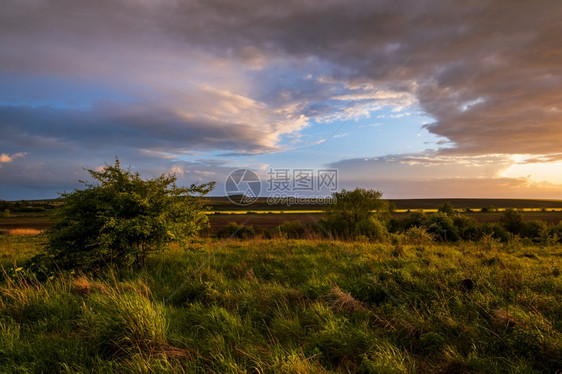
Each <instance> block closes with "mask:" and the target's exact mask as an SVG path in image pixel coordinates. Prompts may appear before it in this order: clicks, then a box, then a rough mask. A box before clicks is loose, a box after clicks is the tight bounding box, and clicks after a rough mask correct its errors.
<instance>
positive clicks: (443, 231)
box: [427, 213, 460, 242]
mask: <svg viewBox="0 0 562 374" xmlns="http://www.w3.org/2000/svg"><path fill="white" fill-rule="evenodd" d="M427 232H429V233H430V234H432V235H433V236H434V237H435V238H436V239H438V240H440V241H444V242H450V241H452V242H455V241H457V240H459V239H460V236H459V230H458V229H457V227H456V226H455V225H454V224H453V220H452V219H451V217H449V216H448V215H447V214H445V213H435V214H432V215H431V216H430V217H429V220H428V222H427Z"/></svg>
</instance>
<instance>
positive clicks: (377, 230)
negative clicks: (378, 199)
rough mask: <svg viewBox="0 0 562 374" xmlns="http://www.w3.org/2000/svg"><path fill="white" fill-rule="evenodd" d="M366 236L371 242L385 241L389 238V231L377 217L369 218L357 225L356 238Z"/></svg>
mask: <svg viewBox="0 0 562 374" xmlns="http://www.w3.org/2000/svg"><path fill="white" fill-rule="evenodd" d="M360 235H362V236H365V237H367V238H369V239H371V240H385V239H386V238H387V237H388V230H387V229H386V227H385V226H384V225H383V224H382V223H381V221H379V220H378V219H376V218H375V217H369V218H366V219H364V220H361V221H359V222H357V224H356V225H355V236H356V237H358V236H360Z"/></svg>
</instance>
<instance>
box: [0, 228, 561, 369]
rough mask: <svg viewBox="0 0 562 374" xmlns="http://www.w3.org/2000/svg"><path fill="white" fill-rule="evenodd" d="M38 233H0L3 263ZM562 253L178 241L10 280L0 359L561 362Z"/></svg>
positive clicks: (74, 364) (200, 365)
mask: <svg viewBox="0 0 562 374" xmlns="http://www.w3.org/2000/svg"><path fill="white" fill-rule="evenodd" d="M40 242H41V237H2V236H0V243H1V251H0V254H1V255H2V263H3V265H4V266H6V265H7V264H10V265H13V264H14V263H15V264H16V266H17V265H18V264H20V263H21V261H23V260H24V259H25V258H29V257H31V256H33V254H34V253H36V251H37V250H38V249H39V246H40ZM561 265H562V248H561V247H560V246H550V247H549V246H528V245H524V244H522V243H521V242H514V243H511V244H499V243H497V242H495V241H491V242H490V241H488V242H483V243H459V244H457V245H436V244H428V245H425V246H408V245H404V246H395V245H391V244H380V243H331V242H322V241H305V240H271V241H259V240H255V241H248V242H243V241H234V242H229V243H227V244H226V245H223V244H222V243H221V242H218V241H204V242H201V243H195V244H193V245H191V246H190V247H189V248H180V247H171V248H169V249H168V250H167V251H166V252H164V253H160V254H155V255H153V256H152V257H150V258H149V260H148V262H147V264H146V266H145V267H144V268H142V269H140V270H132V269H128V270H123V271H120V272H113V273H109V274H105V275H102V274H96V275H95V276H91V275H90V276H85V275H80V274H65V275H60V276H59V277H56V278H54V279H51V280H49V281H47V282H45V283H38V282H31V281H24V280H23V279H20V280H15V281H9V280H5V281H4V282H3V283H2V284H1V286H0V372H21V373H25V372H47V371H60V372H151V373H152V372H154V373H159V372H171V371H173V372H190V373H191V372H216V373H239V372H264V373H267V372H279V373H307V372H310V373H318V372H361V373H404V372H411V373H414V372H419V373H425V372H436V373H437V372H439V373H441V372H445V373H461V372H474V373H477V372H478V373H481V372H486V373H487V372H491V373H534V372H550V373H553V372H555V371H556V370H558V369H560V368H562V298H561V297H560V296H561V295H562V276H561V274H560V267H561ZM468 280H470V281H468ZM471 286H472V287H471Z"/></svg>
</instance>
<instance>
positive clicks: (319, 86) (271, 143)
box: [0, 0, 562, 191]
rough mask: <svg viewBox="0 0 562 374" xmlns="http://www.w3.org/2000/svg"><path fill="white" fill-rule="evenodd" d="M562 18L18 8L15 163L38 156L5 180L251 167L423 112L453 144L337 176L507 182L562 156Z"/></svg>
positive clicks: (380, 2)
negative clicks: (83, 169) (300, 143)
mask: <svg viewBox="0 0 562 374" xmlns="http://www.w3.org/2000/svg"><path fill="white" fill-rule="evenodd" d="M560 14H562V2H560V1H558V0H537V1H528V0H512V1H501V0H490V1H477V0H468V1H467V0H463V1H461V0H355V1H343V0H328V1H322V2H318V1H312V0H310V1H302V0H289V1H284V2H264V1H261V0H245V1H236V2H232V1H229V0H193V1H176V0H160V1H158V0H143V1H130V0H111V1H110V0H101V1H95V2H89V3H77V2H75V1H72V0H25V1H20V0H17V1H16V0H8V1H4V2H3V4H2V12H1V13H0V45H1V47H0V133H1V136H0V151H2V152H3V153H2V156H1V157H2V159H6V160H7V159H10V160H12V159H14V157H15V155H16V154H19V153H21V154H23V153H22V152H24V153H26V154H27V155H26V157H25V159H24V158H21V157H20V158H19V159H18V160H17V161H18V162H20V163H21V165H20V166H22V167H19V168H18V169H15V167H16V166H15V164H16V163H15V162H10V163H9V164H8V162H6V161H2V166H3V167H2V172H1V173H2V175H1V177H2V183H3V184H5V185H12V186H17V185H18V184H17V183H16V181H20V182H18V183H24V184H26V183H27V184H32V183H35V182H36V183H38V185H40V184H41V183H42V181H39V180H38V178H39V176H43V175H44V176H45V179H46V180H50V178H51V177H50V176H49V175H53V177H52V178H53V182H57V181H58V182H57V183H61V182H60V181H61V180H65V181H66V182H65V183H66V184H63V185H64V186H69V185H70V184H69V182H68V180H69V178H71V177H74V175H67V174H68V173H65V172H63V171H62V168H63V166H64V167H72V168H75V167H77V165H82V166H84V165H91V164H92V163H99V161H100V160H103V159H105V160H106V161H107V159H108V158H107V156H108V155H109V159H111V158H112V157H113V156H114V155H115V154H117V153H118V154H119V155H120V156H123V155H125V156H130V157H132V159H134V160H137V161H138V162H139V163H141V162H142V163H143V164H142V168H145V169H146V170H153V169H152V168H153V167H154V169H158V168H162V169H165V170H171V169H170V168H174V169H173V170H175V171H176V172H177V173H178V174H180V175H183V176H188V175H190V174H191V175H194V174H196V173H195V169H194V168H192V167H191V166H194V165H196V166H197V167H201V168H202V169H201V171H202V172H204V171H205V172H208V171H209V170H207V169H208V168H209V166H205V165H204V163H203V164H202V163H200V162H199V161H196V160H197V159H198V157H199V159H200V158H201V157H204V158H207V159H213V157H217V155H218V158H220V161H219V162H221V163H224V165H227V164H228V166H229V167H230V166H235V164H238V165H241V163H242V162H243V161H239V160H240V157H237V156H240V155H245V157H257V156H259V155H267V154H272V153H279V154H281V155H282V154H284V153H283V152H287V151H289V150H291V149H292V148H293V147H294V143H296V142H297V140H299V139H300V138H301V137H302V134H303V133H305V132H306V133H307V136H309V140H310V141H309V143H310V144H314V143H318V142H319V141H320V140H322V139H327V140H329V139H330V136H331V135H330V134H326V133H324V132H323V131H324V129H325V128H328V127H329V126H330V124H339V123H344V124H345V121H348V120H351V119H353V120H361V119H362V120H364V119H367V118H377V122H378V120H379V119H380V120H381V121H384V120H390V119H393V120H404V119H405V118H408V117H411V114H412V113H422V114H423V115H424V116H425V117H426V118H430V120H429V121H426V122H427V123H426V124H425V125H424V128H425V130H427V131H429V132H430V133H432V134H434V135H436V136H437V137H439V138H440V139H441V143H440V144H438V145H435V144H431V145H428V148H430V147H432V148H433V149H432V150H431V151H429V152H426V153H424V154H423V155H422V156H419V155H418V156H416V155H399V154H398V155H396V156H387V157H386V158H385V157H382V158H378V159H376V160H373V159H372V156H381V155H380V154H376V153H375V152H374V151H373V154H372V155H371V156H370V157H369V158H370V160H369V161H366V162H360V161H358V160H348V161H345V160H344V161H341V163H338V164H337V165H339V166H340V167H343V168H348V167H349V168H350V169H353V170H355V169H354V168H358V169H357V175H362V176H363V177H362V178H365V179H368V178H371V179H370V180H371V181H376V179H377V178H378V175H382V174H380V173H388V174H387V178H386V179H388V180H392V179H393V178H395V177H396V178H398V177H400V176H401V175H403V173H408V175H410V176H411V177H412V178H414V179H415V178H418V177H421V175H422V174H427V175H430V176H433V178H446V177H447V175H448V176H455V177H467V178H476V179H475V180H477V179H478V178H500V179H501V178H502V174H501V173H502V172H503V171H505V170H506V169H508V168H509V167H510V165H512V164H513V159H511V158H510V157H509V155H519V154H524V155H526V157H525V158H524V159H521V160H520V161H519V162H521V163H548V162H553V161H556V160H560V159H561V156H560V142H561V141H562V126H560V124H561V123H562V106H561V104H560V103H562V90H560V87H562V49H561V48H560V42H559V39H560V35H562V22H561V21H560ZM383 111H384V112H385V113H382V112H383ZM420 126H421V123H420ZM417 131H419V129H417ZM344 134H347V131H342V132H341V133H340V134H337V133H335V136H334V137H333V141H332V142H330V145H331V144H332V143H335V142H337V141H342V140H344V139H349V138H351V136H343V135H344ZM364 141H365V142H368V141H369V140H368V139H365V140H364ZM326 147H329V145H327V146H326ZM204 153H205V154H206V155H205V156H201V154H204ZM264 157H266V156H264ZM279 157H280V158H282V157H283V156H279ZM334 157H336V158H338V157H339V158H340V159H341V158H348V157H354V156H347V157H346V156H345V154H342V153H341V152H340V153H338V154H335V156H334ZM420 157H421V158H420ZM16 158H17V157H16ZM236 159H237V160H236ZM295 159H296V157H295V156H291V157H287V158H286V160H289V161H288V162H296V161H295ZM70 160H71V161H70ZM264 160H265V159H252V160H250V161H249V162H248V163H247V164H251V165H258V164H263V163H267V162H269V159H267V160H268V161H264ZM23 161H25V163H23ZM331 161H333V160H317V162H331ZM173 162H176V163H177V162H188V163H189V162H192V163H194V165H191V166H190V167H189V168H187V169H185V170H184V168H183V166H181V165H179V164H178V165H176V166H173V165H172V163H173ZM8 165H10V167H13V168H14V169H13V170H12V172H13V173H12V174H8V172H7V168H8ZM385 165H386V166H385ZM553 165H554V164H553ZM184 166H185V165H184ZM295 166H296V165H295ZM59 168H60V170H61V173H62V174H59V173H58V172H57V171H56V170H59ZM213 170H214V169H213ZM223 171H224V170H222V169H221V172H223ZM74 172H75V171H73V172H72V173H74ZM23 173H28V174H26V176H24V175H23ZM33 173H35V174H33ZM49 173H50V174H49ZM447 173H448V174H447ZM33 175H35V178H34V177H33ZM207 175H208V176H210V175H209V174H207ZM65 178H66V179H65ZM27 179H29V180H27ZM515 179H516V181H520V180H519V179H517V178H515ZM515 179H514V180H515ZM350 180H351V179H350ZM510 180H511V179H510ZM521 180H523V179H521ZM498 181H499V179H498ZM501 183H503V182H501ZM517 183H519V182H517ZM517 183H516V184H514V185H517ZM521 183H523V182H521ZM525 183H526V182H525ZM529 183H530V182H529ZM27 184H26V185H27ZM528 185H529V184H528V183H527V184H526V186H528ZM57 186H58V185H57ZM14 188H15V187H14ZM514 188H515V187H514ZM549 188H550V187H549ZM552 188H556V187H552ZM498 191H499V189H498ZM529 191H530V190H529Z"/></svg>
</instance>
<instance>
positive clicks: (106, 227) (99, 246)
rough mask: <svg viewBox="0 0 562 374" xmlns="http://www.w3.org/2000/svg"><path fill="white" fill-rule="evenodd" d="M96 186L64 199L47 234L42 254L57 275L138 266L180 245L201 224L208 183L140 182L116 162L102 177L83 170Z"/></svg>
mask: <svg viewBox="0 0 562 374" xmlns="http://www.w3.org/2000/svg"><path fill="white" fill-rule="evenodd" d="M88 172H89V173H90V175H91V176H92V177H93V178H94V179H95V180H96V181H97V184H87V183H85V182H83V183H84V184H85V186H86V188H85V189H83V190H76V191H74V192H71V193H64V194H62V197H63V198H64V204H63V206H62V207H61V208H60V209H59V210H58V212H57V213H56V214H55V225H54V227H53V228H51V229H50V230H48V232H47V235H48V241H49V242H48V248H47V250H48V253H49V254H50V255H51V256H52V257H53V258H54V261H55V262H56V264H57V266H58V267H60V268H63V269H70V268H74V269H76V268H78V269H81V270H84V271H91V270H95V269H99V268H102V267H105V266H108V265H115V266H126V265H139V264H143V263H144V259H145V257H146V255H147V254H148V253H149V252H151V251H155V250H159V249H161V248H162V247H163V246H164V245H165V244H167V243H169V242H171V241H185V240H187V239H189V238H191V237H193V236H194V235H196V234H197V232H198V230H199V229H200V228H201V227H202V226H204V225H206V224H207V217H206V215H205V214H204V211H203V208H204V205H203V201H202V199H201V198H200V197H199V196H194V195H205V194H206V193H208V192H209V191H210V190H211V189H212V188H213V186H214V183H208V184H203V185H200V186H196V185H192V186H191V187H190V188H183V187H178V186H176V184H175V182H176V177H175V176H174V175H162V176H160V177H157V178H154V179H149V180H143V179H141V177H140V175H139V174H138V173H132V172H130V171H129V170H123V169H121V167H120V163H119V159H116V160H115V165H106V167H105V168H104V169H103V170H102V171H94V170H88Z"/></svg>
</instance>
